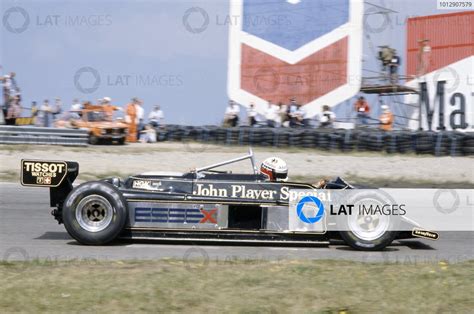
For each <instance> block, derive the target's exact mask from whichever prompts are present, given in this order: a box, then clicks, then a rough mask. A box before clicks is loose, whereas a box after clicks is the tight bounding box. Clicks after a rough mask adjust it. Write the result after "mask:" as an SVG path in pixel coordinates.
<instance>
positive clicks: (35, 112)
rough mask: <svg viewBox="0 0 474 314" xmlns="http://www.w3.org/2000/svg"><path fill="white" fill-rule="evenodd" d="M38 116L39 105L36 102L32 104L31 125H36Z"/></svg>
mask: <svg viewBox="0 0 474 314" xmlns="http://www.w3.org/2000/svg"><path fill="white" fill-rule="evenodd" d="M37 116H38V105H37V104H36V101H33V102H32V103H31V124H32V125H36V117H37Z"/></svg>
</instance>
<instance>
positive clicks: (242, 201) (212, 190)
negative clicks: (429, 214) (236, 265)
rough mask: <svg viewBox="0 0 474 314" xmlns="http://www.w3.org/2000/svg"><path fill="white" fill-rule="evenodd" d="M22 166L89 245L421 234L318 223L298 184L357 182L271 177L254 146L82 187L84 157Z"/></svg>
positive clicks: (29, 182)
mask: <svg viewBox="0 0 474 314" xmlns="http://www.w3.org/2000/svg"><path fill="white" fill-rule="evenodd" d="M242 160H250V161H251V164H252V170H253V173H251V174H237V173H230V172H225V171H218V170H216V168H218V167H220V166H224V165H228V164H231V163H235V162H239V161H242ZM21 167H22V175H21V183H22V184H23V185H25V186H42V187H49V188H50V205H51V207H53V208H54V210H53V211H52V214H53V216H54V217H55V219H56V220H57V221H58V222H59V223H64V225H65V227H66V230H67V232H68V233H69V234H70V235H71V236H72V237H73V238H74V239H76V240H77V241H78V242H80V243H82V244H86V245H103V244H107V243H109V242H111V241H113V240H115V239H116V238H131V239H146V240H149V239H159V240H169V241H175V242H176V241H179V242H180V241H192V242H214V243H215V242H237V243H249V244H262V243H266V244H269V245H276V244H280V245H303V244H306V245H327V244H329V240H330V239H339V240H343V241H344V242H345V243H346V244H348V245H350V246H351V247H353V248H355V249H360V250H380V249H383V248H384V247H386V246H387V245H389V244H390V243H391V242H392V241H393V240H394V239H399V238H407V237H412V236H414V235H415V236H416V234H413V233H412V232H406V231H403V232H397V231H392V230H393V229H389V228H388V226H387V225H386V224H385V225H383V224H379V225H378V226H375V227H374V226H372V228H373V229H374V230H372V231H371V230H362V229H361V230H358V228H361V226H356V227H351V228H352V229H351V228H350V229H349V230H341V231H337V232H335V231H328V229H327V228H326V227H327V226H325V225H323V226H322V227H321V228H319V229H317V228H316V229H315V228H313V227H312V226H310V224H311V222H309V223H308V224H306V222H305V221H301V220H298V217H296V216H295V214H294V213H293V210H292V209H291V208H290V196H291V193H292V192H291V191H293V190H310V191H321V189H322V190H327V189H353V188H354V187H353V186H351V185H350V184H348V183H346V182H345V181H344V180H343V179H341V178H337V179H335V180H333V181H329V182H324V184H322V185H321V186H315V185H312V184H308V183H296V182H269V181H267V178H266V177H265V176H264V175H262V174H260V173H259V171H258V170H257V168H256V167H255V161H254V158H253V153H252V152H251V151H250V152H249V154H248V155H245V156H243V157H239V158H235V159H232V160H229V161H225V162H221V163H218V164H214V165H210V166H207V167H203V168H198V169H195V170H193V171H190V172H187V173H164V172H159V173H144V174H139V175H134V176H130V177H128V178H126V179H125V180H122V179H120V178H107V179H104V180H100V181H91V182H85V183H82V184H80V185H78V186H75V187H74V186H73V182H74V180H75V179H76V177H77V175H78V173H79V164H78V163H76V162H71V161H38V160H22V164H21ZM295 217H296V218H295ZM295 221H296V222H295ZM331 223H332V222H331V221H326V220H324V221H323V224H326V225H327V224H331ZM372 225H373V224H372ZM414 226H415V227H416V225H414ZM404 230H407V229H404Z"/></svg>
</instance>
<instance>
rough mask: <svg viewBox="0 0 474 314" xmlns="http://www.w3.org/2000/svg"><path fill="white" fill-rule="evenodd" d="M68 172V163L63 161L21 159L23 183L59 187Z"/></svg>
mask: <svg viewBox="0 0 474 314" xmlns="http://www.w3.org/2000/svg"><path fill="white" fill-rule="evenodd" d="M66 174H67V164H66V163H65V162H63V161H38V160H22V161H21V184H22V185H32V186H48V187H57V186H59V185H60V184H61V182H62V180H63V179H64V177H65V176H66Z"/></svg>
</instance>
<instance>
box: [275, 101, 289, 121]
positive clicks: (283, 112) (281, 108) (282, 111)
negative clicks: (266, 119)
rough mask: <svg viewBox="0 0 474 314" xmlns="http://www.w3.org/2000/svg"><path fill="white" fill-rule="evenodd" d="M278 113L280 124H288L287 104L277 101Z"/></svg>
mask: <svg viewBox="0 0 474 314" xmlns="http://www.w3.org/2000/svg"><path fill="white" fill-rule="evenodd" d="M278 115H279V116H280V125H281V126H288V123H289V122H288V121H289V118H288V106H287V105H285V104H283V103H282V102H279V103H278Z"/></svg>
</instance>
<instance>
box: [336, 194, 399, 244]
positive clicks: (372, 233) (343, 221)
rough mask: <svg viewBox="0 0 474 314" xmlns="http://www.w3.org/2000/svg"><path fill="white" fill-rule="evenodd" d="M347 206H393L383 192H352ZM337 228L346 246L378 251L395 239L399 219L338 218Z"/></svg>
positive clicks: (377, 216)
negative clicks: (360, 204) (359, 204)
mask: <svg viewBox="0 0 474 314" xmlns="http://www.w3.org/2000/svg"><path fill="white" fill-rule="evenodd" d="M353 191H354V194H353V195H351V196H350V197H349V198H348V201H347V202H346V203H347V204H355V205H356V206H355V207H356V208H357V207H358V205H357V204H358V203H361V202H364V203H365V204H368V203H369V202H367V200H370V203H371V204H395V202H394V200H393V199H392V198H391V197H390V196H389V195H387V193H385V192H383V191H377V192H374V191H367V190H365V191H364V190H360V191H357V190H353ZM336 223H337V227H338V230H340V231H339V233H340V235H341V237H342V239H343V240H344V242H345V243H346V244H348V245H349V246H351V247H352V248H354V249H356V250H361V251H379V250H383V249H384V248H385V247H386V246H388V245H390V244H391V243H392V241H393V240H394V239H395V238H396V236H397V234H398V231H397V227H398V226H399V224H400V219H399V218H398V217H397V216H393V215H390V216H388V215H358V214H357V213H355V214H354V215H349V216H343V215H341V216H338V218H337V221H336Z"/></svg>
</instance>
